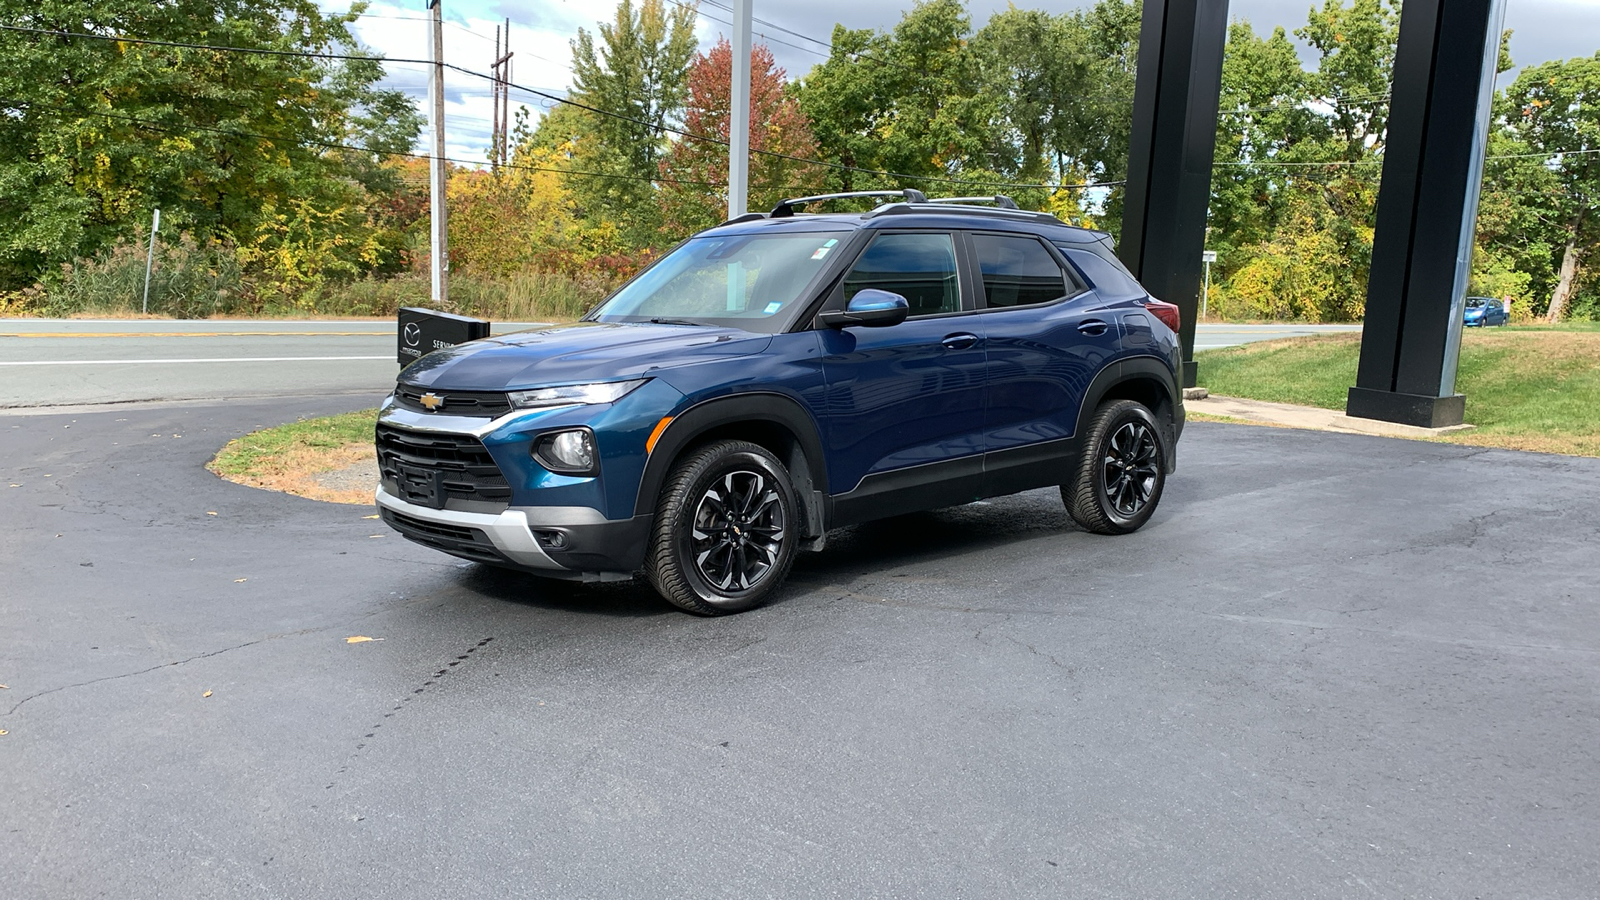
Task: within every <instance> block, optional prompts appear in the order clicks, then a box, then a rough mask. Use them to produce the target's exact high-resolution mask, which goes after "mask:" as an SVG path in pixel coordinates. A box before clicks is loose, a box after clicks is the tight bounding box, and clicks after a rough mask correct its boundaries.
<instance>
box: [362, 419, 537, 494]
mask: <svg viewBox="0 0 1600 900" xmlns="http://www.w3.org/2000/svg"><path fill="white" fill-rule="evenodd" d="M378 468H379V470H380V471H381V472H382V476H383V481H384V484H385V486H386V487H388V488H389V489H390V490H391V492H392V493H394V494H395V495H396V496H398V497H400V498H401V499H402V500H405V501H406V502H407V503H415V504H418V505H420V506H428V507H432V508H434V509H444V508H446V507H447V506H449V505H450V501H451V500H457V501H463V502H464V503H466V504H469V505H468V506H467V507H466V508H470V509H472V510H474V511H479V512H484V511H488V510H487V509H485V508H484V507H483V505H482V504H489V505H490V506H491V507H493V508H498V509H503V508H505V507H506V506H507V505H509V504H510V503H511V485H510V483H509V482H507V481H506V477H505V475H503V474H502V473H501V472H500V467H499V466H497V465H495V462H494V458H493V457H491V456H490V455H489V451H488V450H487V449H485V448H484V446H483V442H482V441H480V440H478V439H477V438H475V437H473V436H472V435H469V434H433V433H429V432H421V431H406V430H403V429H400V428H396V427H394V426H393V425H383V424H380V425H379V426H378Z"/></svg>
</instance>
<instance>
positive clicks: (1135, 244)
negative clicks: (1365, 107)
mask: <svg viewBox="0 0 1600 900" xmlns="http://www.w3.org/2000/svg"><path fill="white" fill-rule="evenodd" d="M1407 2H1411V0H1407ZM1227 37H1228V0H1144V19H1143V21H1142V22H1141V24H1140V26H1139V74H1138V80H1137V81H1136V83H1135V88H1134V95H1133V132H1132V135H1131V138H1130V140H1129V143H1128V191H1127V202H1126V205H1125V206H1124V207H1123V212H1122V240H1121V242H1120V244H1119V246H1118V250H1117V255H1118V256H1120V257H1121V258H1122V261H1123V263H1124V264H1125V265H1127V267H1128V268H1129V269H1130V270H1132V271H1133V274H1134V275H1137V276H1138V277H1139V281H1140V282H1141V283H1143V284H1144V286H1145V289H1146V290H1148V291H1150V293H1151V294H1153V295H1154V296H1155V297H1156V298H1157V299H1159V300H1165V301H1167V302H1168V303H1176V304H1177V305H1178V308H1179V310H1180V311H1181V312H1182V314H1183V329H1182V332H1181V334H1180V337H1181V338H1182V340H1183V359H1184V364H1183V384H1184V386H1185V387H1193V386H1194V383H1195V365H1194V325H1195V319H1196V318H1198V316H1199V312H1200V270H1201V264H1200V254H1201V252H1202V251H1203V250H1205V245H1206V208H1207V207H1208V206H1209V205H1210V201H1211V161H1212V152H1213V151H1214V150H1215V149H1216V144H1217V97H1218V95H1219V94H1220V93H1221V92H1222V52H1223V49H1224V48H1225V47H1226V45H1227Z"/></svg>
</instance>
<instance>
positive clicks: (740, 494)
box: [645, 441, 800, 616]
mask: <svg viewBox="0 0 1600 900" xmlns="http://www.w3.org/2000/svg"><path fill="white" fill-rule="evenodd" d="M730 499H731V500H732V503H729V500H730ZM799 529H800V516H799V504H798V503H797V502H796V500H795V493H794V487H793V485H792V484H791V482H790V480H789V471H788V470H787V469H785V468H784V467H783V463H780V462H779V461H778V460H777V458H776V457H774V456H773V455H772V454H771V453H768V452H767V451H766V450H765V449H763V448H762V447H759V446H757V445H755V444H752V443H749V442H746V441H717V442H716V443H713V444H709V445H707V446H705V447H702V448H700V449H699V450H696V451H694V452H693V453H691V454H689V455H688V456H687V457H685V458H684V459H683V460H681V461H680V462H678V464H677V465H676V466H674V467H673V469H672V472H671V473H670V474H669V475H668V476H667V481H666V484H665V485H663V487H662V490H661V498H660V499H659V500H658V501H657V503H656V518H655V523H654V525H653V526H652V528H651V535H650V547H649V551H648V554H647V556H646V558H645V575H646V576H647V577H648V578H649V579H650V584H651V585H653V586H654V587H655V589H656V590H657V591H658V592H659V593H660V594H661V596H662V597H665V598H666V599H667V600H668V601H669V602H671V603H672V604H673V605H674V606H677V607H679V608H680V609H684V610H687V611H689V612H692V613H697V614H699V615H703V616H720V615H726V614H728V613H736V612H744V611H745V610H748V609H754V608H755V607H757V606H760V605H761V604H762V603H763V602H765V601H766V600H767V598H768V597H770V596H771V595H772V593H773V592H774V591H776V590H777V589H778V586H779V585H781V584H782V583H783V580H784V578H785V577H787V576H788V574H789V567H790V566H791V565H793V564H794V557H795V553H796V551H797V549H798V547H799V543H800V530H799Z"/></svg>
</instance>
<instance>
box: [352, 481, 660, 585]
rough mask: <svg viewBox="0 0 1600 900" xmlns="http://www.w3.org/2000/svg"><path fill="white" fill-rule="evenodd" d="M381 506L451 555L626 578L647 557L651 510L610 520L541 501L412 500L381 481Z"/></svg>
mask: <svg viewBox="0 0 1600 900" xmlns="http://www.w3.org/2000/svg"><path fill="white" fill-rule="evenodd" d="M377 501H378V514H379V515H381V516H382V517H383V521H384V522H385V523H386V524H388V526H389V527H390V528H393V529H394V530H395V531H398V532H400V534H402V535H404V536H405V537H407V538H409V539H410V540H413V541H416V542H417V543H419V544H423V545H425V546H428V547H432V548H433V549H435V550H440V551H443V552H445V553H448V554H450V555H451V556H458V557H460V558H462V559H470V560H473V561H475V562H484V563H490V564H492V565H499V566H509V567H512V568H517V569H523V570H526V571H530V572H534V573H537V574H540V575H545V576H549V577H553V578H577V579H582V580H585V581H596V580H598V581H606V580H611V579H613V578H627V577H629V576H630V575H631V574H632V573H633V572H635V571H637V570H638V569H639V567H640V566H642V565H643V564H644V553H645V546H646V542H647V541H648V539H649V535H650V524H651V521H652V520H653V518H654V517H652V516H634V517H633V518H631V519H620V520H612V519H607V518H605V517H604V516H602V515H600V513H599V511H598V510H594V509H589V508H587V507H575V506H536V507H521V508H511V509H507V510H503V511H501V512H499V513H476V512H460V511H457V510H452V509H433V508H431V507H427V506H419V505H417V504H415V503H407V502H406V501H404V500H402V499H400V498H399V497H396V496H394V495H393V494H390V493H389V492H388V491H386V490H384V489H383V488H381V487H380V488H378V493H377Z"/></svg>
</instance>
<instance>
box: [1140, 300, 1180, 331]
mask: <svg viewBox="0 0 1600 900" xmlns="http://www.w3.org/2000/svg"><path fill="white" fill-rule="evenodd" d="M1144 308H1145V309H1148V310H1150V312H1152V313H1154V314H1155V317H1156V318H1158V319H1160V320H1161V323H1162V324H1163V325H1165V326H1167V327H1168V328H1171V329H1172V330H1173V331H1177V330H1178V326H1179V325H1180V324H1181V323H1182V322H1183V317H1182V316H1180V315H1178V307H1177V306H1176V305H1175V304H1172V303H1167V302H1165V301H1162V300H1157V299H1156V298H1154V297H1151V298H1150V299H1149V300H1146V301H1144Z"/></svg>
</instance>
